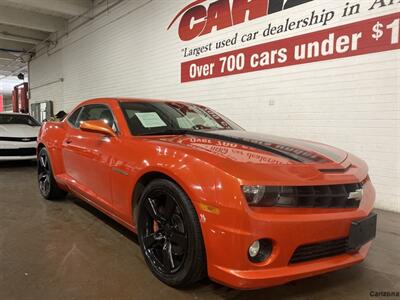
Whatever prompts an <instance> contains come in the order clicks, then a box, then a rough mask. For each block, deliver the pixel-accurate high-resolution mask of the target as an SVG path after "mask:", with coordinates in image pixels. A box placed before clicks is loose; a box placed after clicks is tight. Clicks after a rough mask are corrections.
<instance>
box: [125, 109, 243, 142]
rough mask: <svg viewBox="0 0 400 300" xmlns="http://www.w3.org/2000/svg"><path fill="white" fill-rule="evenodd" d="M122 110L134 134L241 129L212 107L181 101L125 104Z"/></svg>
mask: <svg viewBox="0 0 400 300" xmlns="http://www.w3.org/2000/svg"><path fill="white" fill-rule="evenodd" d="M121 108H122V110H123V112H124V115H125V118H126V121H127V123H128V126H129V128H130V130H131V133H132V134H133V135H143V134H152V133H154V134H157V133H159V132H160V131H162V130H165V131H168V130H174V129H178V130H181V129H188V130H242V129H241V128H240V127H239V126H238V125H236V124H235V123H233V122H232V121H230V120H229V119H227V118H225V117H223V116H222V115H220V114H218V113H216V112H215V111H213V110H211V109H210V108H207V107H204V106H201V105H196V104H189V103H182V102H148V103H140V102H122V103H121Z"/></svg>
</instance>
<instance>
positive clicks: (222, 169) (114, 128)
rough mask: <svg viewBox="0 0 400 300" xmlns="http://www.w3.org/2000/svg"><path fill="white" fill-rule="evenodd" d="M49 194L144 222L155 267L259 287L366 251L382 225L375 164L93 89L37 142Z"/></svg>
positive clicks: (170, 275) (136, 224)
mask: <svg viewBox="0 0 400 300" xmlns="http://www.w3.org/2000/svg"><path fill="white" fill-rule="evenodd" d="M37 155H38V162H39V163H38V183H39V188H40V192H41V194H42V195H43V197H44V198H46V199H49V200H53V199H58V198H61V197H63V196H65V195H66V193H67V192H70V193H73V194H75V195H76V196H77V197H79V198H81V199H83V200H85V201H87V202H89V203H90V204H91V205H93V206H95V207H96V208H98V209H99V210H101V211H103V212H104V213H106V214H107V215H109V216H110V217H111V218H113V219H115V220H116V221H117V222H119V223H121V224H122V225H124V226H126V227H127V228H129V229H130V230H132V231H133V232H135V233H137V235H138V239H139V243H140V247H141V250H142V252H143V255H144V258H145V261H146V263H147V265H148V266H149V268H150V270H151V271H152V272H153V273H154V275H155V276H156V277H157V278H159V279H160V280H161V281H163V282H164V283H166V284H168V285H170V286H173V287H182V286H185V285H188V284H191V283H194V282H196V281H198V280H200V279H201V278H203V277H205V276H209V277H210V278H211V279H212V280H215V281H217V282H220V283H222V284H224V285H227V286H230V287H234V288H238V289H256V288H263V287H268V286H273V285H278V284H283V283H286V282H289V281H292V280H296V279H299V278H303V277H309V276H314V275H317V274H321V273H325V272H329V271H333V270H336V269H340V268H344V267H348V266H350V265H353V264H356V263H359V262H361V261H362V260H363V259H364V258H365V257H366V255H367V252H368V249H369V247H370V245H371V241H372V239H373V238H374V237H375V233H376V214H374V213H372V209H373V204H374V199H375V191H374V188H373V186H372V184H371V181H370V179H369V177H368V169H367V165H366V164H365V162H364V161H362V160H361V159H359V158H357V157H355V156H353V155H352V154H350V153H347V152H345V151H342V150H339V149H337V148H334V147H331V146H327V145H324V144H320V143H315V142H310V141H305V140H299V139H290V138H282V137H278V136H272V135H265V134H258V133H251V132H247V131H245V130H243V129H242V128H241V127H240V126H238V125H236V124H235V123H233V122H232V121H231V120H229V119H227V118H226V117H224V116H222V115H221V114H219V113H217V112H215V111H213V110H212V109H209V108H207V107H204V106H201V105H198V104H191V103H185V102H177V101H159V100H142V99H95V100H90V101H87V102H84V103H82V104H80V105H78V106H77V107H76V108H75V109H74V110H73V111H72V112H71V113H70V114H69V115H68V116H67V117H66V118H65V120H64V121H62V122H47V123H45V124H44V125H43V126H42V128H41V130H40V133H39V137H38V143H37Z"/></svg>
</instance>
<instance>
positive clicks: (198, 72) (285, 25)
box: [169, 0, 400, 83]
mask: <svg viewBox="0 0 400 300" xmlns="http://www.w3.org/2000/svg"><path fill="white" fill-rule="evenodd" d="M322 2H323V1H318V0H299V1H272V0H270V1H268V0H230V1H229V0H218V1H207V0H197V1H194V2H192V3H191V4H189V5H188V6H186V7H185V8H183V9H182V10H181V11H180V12H179V13H178V15H177V16H176V17H175V18H174V19H173V21H172V23H171V24H170V26H169V29H170V28H171V27H172V26H173V25H174V24H175V23H177V21H178V20H179V19H180V22H179V25H178V36H179V39H180V40H181V42H182V43H183V45H184V47H183V48H182V49H181V53H182V55H183V61H182V62H181V66H180V70H181V82H182V83H185V82H190V81H197V80H205V79H211V78H217V77H222V76H229V75H235V74H241V73H249V72H254V71H260V70H268V69H273V68H280V67H286V66H293V65H301V64H307V63H314V62H319V61H326V60H333V59H339V58H346V57H352V56H358V55H364V54H370V53H377V52H383V51H391V50H396V49H400V42H399V38H400V13H399V12H398V11H399V8H400V1H398V0H396V1H391V0H386V1H385V0H365V1H361V2H360V3H357V2H354V3H351V2H350V1H346V2H344V3H343V6H341V5H340V6H337V5H338V3H339V2H340V1H337V2H336V1H335V7H334V8H332V9H329V8H328V7H326V8H325V7H321V10H320V12H318V11H317V10H316V5H317V4H318V3H322ZM311 4H314V5H312V6H311ZM300 5H305V6H306V5H308V6H310V9H309V11H307V10H306V15H305V16H304V17H302V16H300V17H299V16H296V17H293V18H291V17H290V15H285V18H283V19H278V20H277V19H276V18H275V19H274V21H275V22H265V23H264V24H265V25H264V26H262V27H260V25H259V24H260V22H257V26H258V27H259V28H256V29H257V30H256V29H254V30H251V31H247V32H246V31H243V29H241V28H240V27H243V26H244V24H245V23H246V22H249V21H251V20H256V19H259V20H263V19H265V20H268V17H271V16H274V15H276V14H277V13H281V14H283V13H285V14H286V12H290V10H289V9H290V8H293V7H299V6H300ZM330 5H333V4H332V2H331V3H330ZM383 9H385V10H383ZM374 11H377V12H379V13H381V12H383V13H384V12H386V14H383V15H381V16H374V17H369V18H367V17H365V18H363V17H361V20H359V19H360V18H356V19H357V21H354V22H345V24H343V23H344V22H340V20H342V19H346V18H348V17H352V18H353V19H354V17H355V16H357V15H362V13H363V12H364V14H365V15H366V16H371V13H373V12H374ZM387 12H390V13H387ZM333 20H336V23H334V24H343V25H339V26H331V27H330V28H327V27H329V26H328V25H329V24H330V23H331V22H333ZM261 24H263V23H261ZM228 28H231V30H230V31H229V33H228V35H229V36H226V37H225V38H222V39H221V38H220V39H216V40H214V39H212V37H213V34H217V33H218V34H219V36H221V33H222V32H223V30H224V29H228ZM235 28H238V30H237V31H236V32H235V31H233V33H232V29H235ZM246 28H247V27H246ZM309 28H313V30H308V29H309ZM318 28H322V30H315V29H318ZM296 31H298V32H301V34H298V35H294V36H290V37H287V38H285V37H284V38H280V35H283V34H286V33H291V32H296ZM197 39H200V40H201V41H202V42H201V44H198V45H196V44H195V43H196V41H197ZM206 39H210V41H207V42H206V43H204V40H206ZM263 40H264V41H265V40H268V41H267V42H262V41H263ZM249 42H251V43H252V45H251V46H247V47H246V44H248V43H249ZM188 43H189V44H188ZM186 45H187V46H186ZM193 45H194V46H193ZM229 48H230V50H228V49H229ZM221 49H224V50H225V49H226V50H227V51H223V52H221ZM213 52H214V53H215V54H213Z"/></svg>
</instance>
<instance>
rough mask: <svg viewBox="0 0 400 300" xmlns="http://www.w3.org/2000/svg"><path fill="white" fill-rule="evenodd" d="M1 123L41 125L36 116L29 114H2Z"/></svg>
mask: <svg viewBox="0 0 400 300" xmlns="http://www.w3.org/2000/svg"><path fill="white" fill-rule="evenodd" d="M0 124H1V125H7V124H8V125H10V124H18V125H28V126H40V123H39V122H37V121H36V120H35V119H34V118H32V117H31V116H28V115H18V114H0Z"/></svg>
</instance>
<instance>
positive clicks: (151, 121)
mask: <svg viewBox="0 0 400 300" xmlns="http://www.w3.org/2000/svg"><path fill="white" fill-rule="evenodd" d="M135 115H136V116H137V117H138V119H139V121H140V122H141V123H142V125H143V126H144V127H146V128H154V127H165V126H167V124H165V122H164V121H163V120H162V119H161V118H160V116H159V115H158V114H157V113H156V112H142V113H135Z"/></svg>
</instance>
